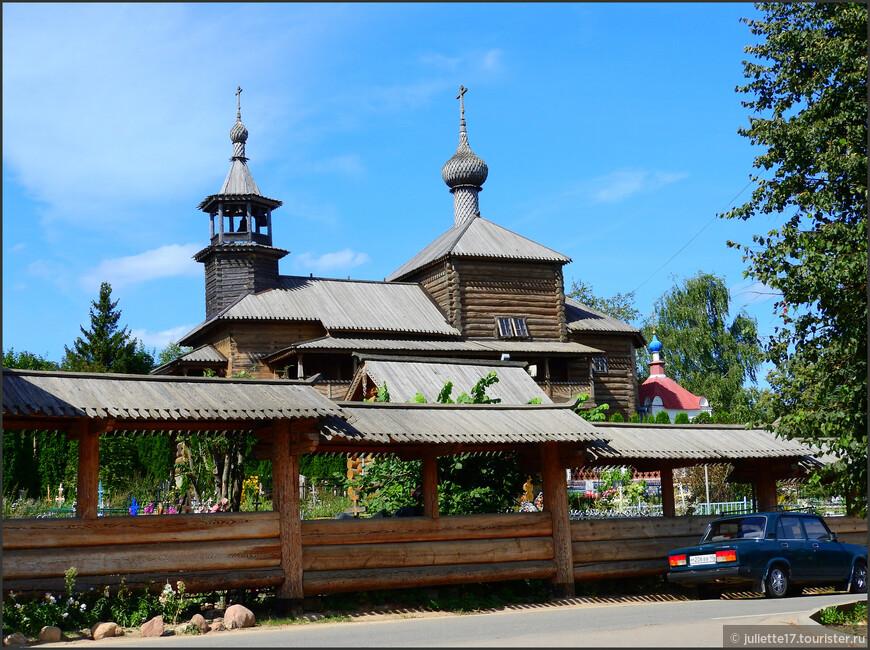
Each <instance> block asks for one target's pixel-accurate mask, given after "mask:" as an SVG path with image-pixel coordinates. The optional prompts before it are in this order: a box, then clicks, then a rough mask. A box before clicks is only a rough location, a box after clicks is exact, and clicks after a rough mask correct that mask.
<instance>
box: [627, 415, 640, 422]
mask: <svg viewBox="0 0 870 650" xmlns="http://www.w3.org/2000/svg"><path fill="white" fill-rule="evenodd" d="M629 422H640V415H638V414H637V413H632V415H631V420H629Z"/></svg>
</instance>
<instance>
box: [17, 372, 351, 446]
mask: <svg viewBox="0 0 870 650" xmlns="http://www.w3.org/2000/svg"><path fill="white" fill-rule="evenodd" d="M3 416H4V418H7V417H13V418H15V417H25V418H30V419H34V418H35V419H39V418H57V417H67V418H85V417H86V418H98V419H108V418H113V419H116V424H115V426H114V429H115V430H116V431H121V430H124V428H125V426H134V425H135V423H136V422H138V421H143V420H144V421H149V422H152V423H153V422H154V421H159V422H165V423H167V424H170V425H171V424H172V423H173V422H177V421H180V420H185V421H196V420H219V421H231V420H233V421H238V420H243V421H251V422H255V421H264V420H269V419H285V418H286V419H298V418H317V417H322V416H334V417H341V410H340V409H339V408H338V407H336V405H335V402H333V401H332V400H330V399H327V398H326V397H324V396H323V395H321V394H320V392H318V391H317V389H315V388H314V387H313V386H312V385H311V383H309V382H303V381H290V380H287V379H281V380H275V379H271V380H270V379H240V380H232V379H215V378H204V377H173V376H159V377H155V376H153V375H121V374H114V373H88V372H49V371H39V370H8V369H5V370H3ZM43 426H46V428H48V427H47V425H43ZM170 428H171V427H170Z"/></svg>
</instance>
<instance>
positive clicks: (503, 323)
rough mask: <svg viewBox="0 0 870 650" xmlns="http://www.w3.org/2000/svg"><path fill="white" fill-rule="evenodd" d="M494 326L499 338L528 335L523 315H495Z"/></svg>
mask: <svg viewBox="0 0 870 650" xmlns="http://www.w3.org/2000/svg"><path fill="white" fill-rule="evenodd" d="M495 327H496V333H497V334H498V337H499V338H500V339H518V338H527V337H528V336H529V329H528V327H526V319H525V316H497V317H496V319H495Z"/></svg>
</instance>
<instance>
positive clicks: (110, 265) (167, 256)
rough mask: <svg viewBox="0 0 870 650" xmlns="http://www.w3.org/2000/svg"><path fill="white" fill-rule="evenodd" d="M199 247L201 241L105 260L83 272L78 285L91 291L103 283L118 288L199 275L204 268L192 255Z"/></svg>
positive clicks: (171, 245)
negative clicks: (158, 279) (160, 279)
mask: <svg viewBox="0 0 870 650" xmlns="http://www.w3.org/2000/svg"><path fill="white" fill-rule="evenodd" d="M200 248H202V247H201V246H200V245H198V244H184V245H183V246H182V245H180V244H170V245H168V246H161V247H160V248H155V249H154V250H150V251H145V252H144V253H140V254H139V255H131V256H129V257H118V258H115V259H111V260H103V261H102V262H101V263H100V265H99V266H98V267H96V268H95V269H92V270H90V271H88V272H87V273H85V274H84V275H82V276H81V277H80V278H79V284H80V285H81V287H82V288H83V289H85V290H86V291H92V290H93V289H96V288H98V287H99V286H100V283H101V282H108V283H110V284H111V285H112V287H113V288H117V287H122V286H125V285H131V284H137V283H140V282H148V281H149V280H154V279H157V278H167V277H175V276H179V275H191V276H192V275H198V274H200V273H202V268H201V267H200V266H199V264H197V263H196V262H195V261H193V259H191V258H192V256H193V254H194V253H196V252H197V251H198V250H199V249H200Z"/></svg>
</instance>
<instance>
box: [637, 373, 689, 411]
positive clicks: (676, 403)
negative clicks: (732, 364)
mask: <svg viewBox="0 0 870 650" xmlns="http://www.w3.org/2000/svg"><path fill="white" fill-rule="evenodd" d="M656 397H660V398H661V400H662V406H663V407H665V408H666V409H681V410H690V409H691V410H697V409H700V408H704V407H705V406H706V404H702V403H701V400H703V399H704V398H703V397H702V396H699V395H693V394H692V393H691V392H690V391H688V390H686V389H685V388H683V387H682V386H680V385H679V384H678V383H677V382H675V381H674V380H673V379H671V378H670V377H661V376H656V375H653V376H650V377H647V379H646V381H644V382H643V384H641V386H640V388H638V389H637V399H638V402H640V405H641V406H645V403H646V399H647V398H650V400H652V399H655V398H656ZM704 401H706V400H704Z"/></svg>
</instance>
